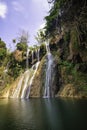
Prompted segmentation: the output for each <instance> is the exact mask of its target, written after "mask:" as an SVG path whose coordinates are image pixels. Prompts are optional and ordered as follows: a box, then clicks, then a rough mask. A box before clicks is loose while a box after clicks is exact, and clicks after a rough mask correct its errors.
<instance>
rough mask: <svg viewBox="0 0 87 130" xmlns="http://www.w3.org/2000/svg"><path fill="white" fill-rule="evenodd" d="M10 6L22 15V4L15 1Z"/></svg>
mask: <svg viewBox="0 0 87 130" xmlns="http://www.w3.org/2000/svg"><path fill="white" fill-rule="evenodd" d="M12 6H13V9H14V10H15V11H17V12H20V13H22V12H23V11H24V7H23V5H22V4H20V3H19V2H17V1H13V2H12Z"/></svg>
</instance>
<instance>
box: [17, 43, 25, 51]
mask: <svg viewBox="0 0 87 130" xmlns="http://www.w3.org/2000/svg"><path fill="white" fill-rule="evenodd" d="M16 47H17V50H20V51H26V50H27V44H26V43H17V45H16Z"/></svg>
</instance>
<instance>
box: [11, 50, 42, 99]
mask: <svg viewBox="0 0 87 130" xmlns="http://www.w3.org/2000/svg"><path fill="white" fill-rule="evenodd" d="M28 56H29V49H28V50H27V53H26V58H27V59H26V71H25V72H24V74H22V75H21V77H20V80H19V82H18V84H17V87H16V88H15V90H14V92H13V95H12V96H11V98H27V99H28V98H29V97H30V90H31V86H32V83H33V80H34V77H35V75H36V72H37V69H38V66H39V64H40V61H39V50H38V51H37V54H36V57H37V61H38V62H37V63H35V64H34V65H33V66H32V67H31V68H30V69H28V67H29V61H28ZM33 60H34V52H33V51H32V62H33Z"/></svg>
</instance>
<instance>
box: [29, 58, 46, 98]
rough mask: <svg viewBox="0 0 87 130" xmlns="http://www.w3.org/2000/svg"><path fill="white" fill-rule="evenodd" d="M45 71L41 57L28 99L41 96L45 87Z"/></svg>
mask: <svg viewBox="0 0 87 130" xmlns="http://www.w3.org/2000/svg"><path fill="white" fill-rule="evenodd" d="M45 69H46V59H45V57H43V59H42V60H41V62H40V65H39V67H38V70H37V72H36V75H35V78H34V81H33V83H32V86H31V91H30V97H42V96H43V91H44V85H45Z"/></svg>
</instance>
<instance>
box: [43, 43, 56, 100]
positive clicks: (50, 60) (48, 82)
mask: <svg viewBox="0 0 87 130" xmlns="http://www.w3.org/2000/svg"><path fill="white" fill-rule="evenodd" d="M46 51H47V64H46V81H45V91H44V98H49V97H52V93H51V89H52V88H51V86H52V70H53V69H52V66H53V61H54V58H53V56H52V54H51V52H50V48H49V41H48V42H46Z"/></svg>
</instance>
